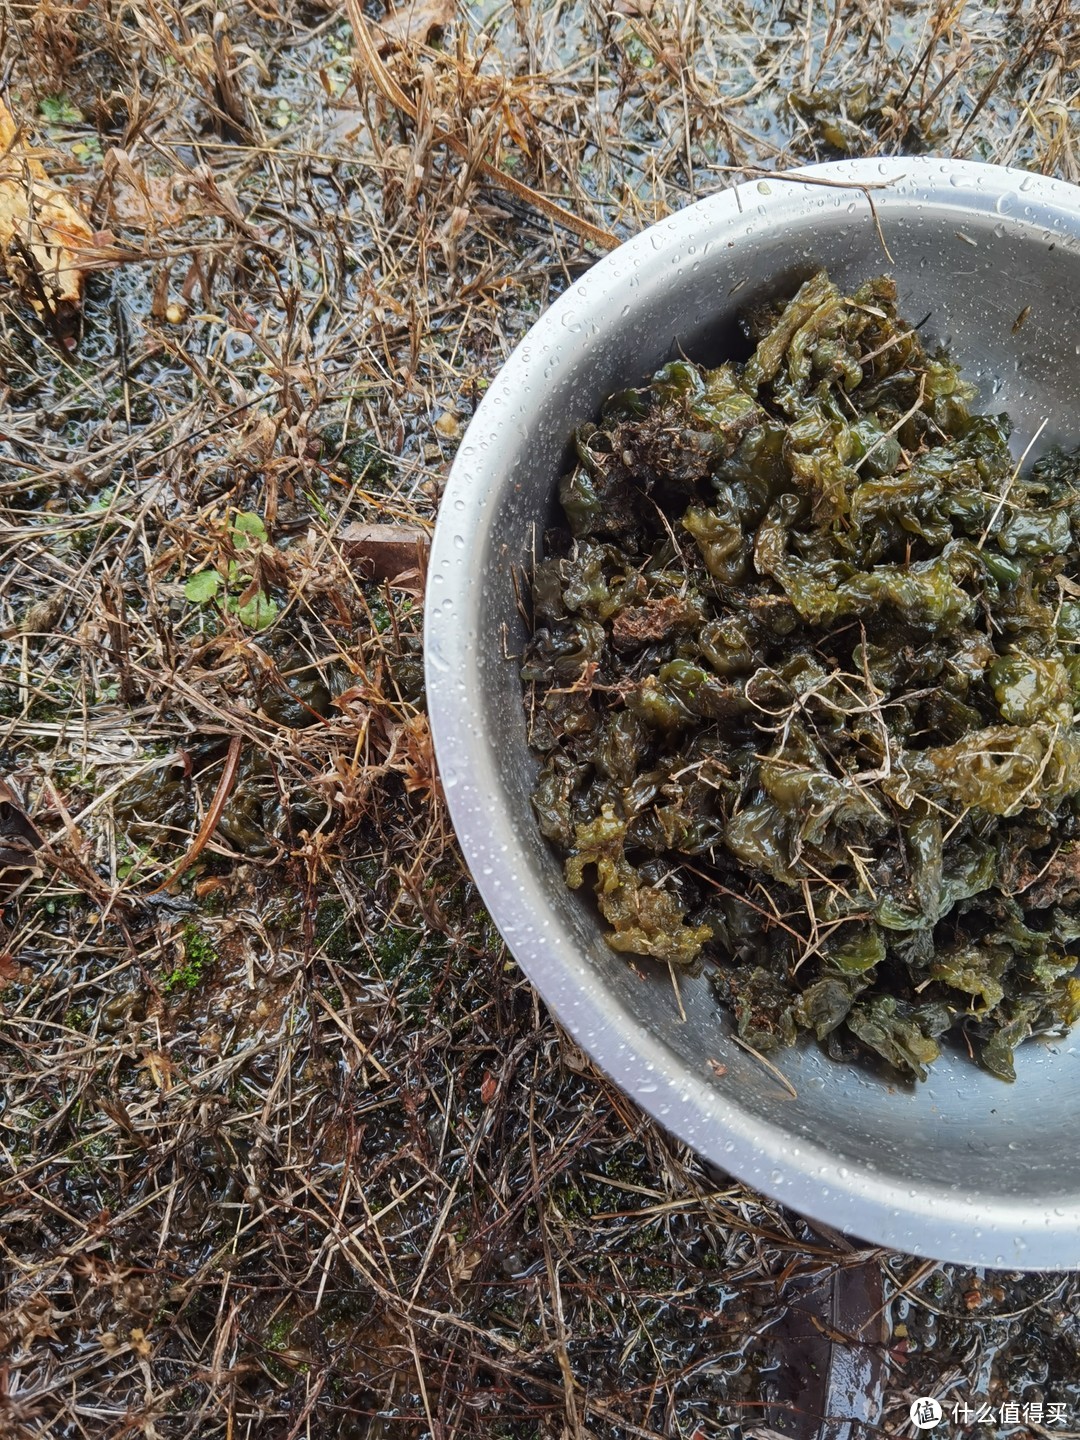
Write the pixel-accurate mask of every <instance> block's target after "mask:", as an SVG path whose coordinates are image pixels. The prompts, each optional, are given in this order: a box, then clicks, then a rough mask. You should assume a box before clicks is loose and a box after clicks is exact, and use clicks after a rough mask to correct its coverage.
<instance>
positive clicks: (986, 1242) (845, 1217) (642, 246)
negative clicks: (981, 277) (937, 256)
mask: <svg viewBox="0 0 1080 1440" xmlns="http://www.w3.org/2000/svg"><path fill="white" fill-rule="evenodd" d="M822 181H824V182H827V183H828V184H829V185H831V186H839V187H840V188H841V189H843V188H847V187H850V188H851V190H852V191H853V192H854V193H855V194H856V195H861V196H863V197H867V196H868V194H869V193H872V192H870V191H868V189H867V188H864V187H881V188H880V189H879V190H878V191H877V193H876V194H875V195H874V202H875V206H876V209H877V210H878V211H887V210H888V209H889V208H891V207H892V206H893V205H894V204H895V203H896V202H897V201H898V200H900V201H904V202H910V201H911V200H913V199H916V198H917V199H918V200H919V201H920V202H922V203H924V204H933V203H934V202H935V201H936V202H940V203H943V204H944V203H947V204H948V205H949V206H950V208H954V209H958V210H959V209H967V210H969V211H970V212H971V213H973V214H975V213H978V214H983V215H985V214H986V213H988V212H991V211H992V207H993V206H994V205H995V203H996V202H997V200H998V199H1000V198H1001V197H1003V196H1006V195H1011V194H1014V193H1015V192H1017V191H1018V190H1021V189H1022V190H1023V192H1024V197H1025V200H1026V201H1027V202H1028V204H1030V205H1031V206H1032V207H1033V209H1035V210H1037V211H1038V212H1041V214H1042V215H1048V214H1049V213H1056V214H1064V215H1065V216H1066V217H1067V219H1068V222H1069V224H1070V226H1071V228H1072V232H1073V234H1074V235H1075V236H1076V237H1077V238H1080V187H1077V186H1073V185H1070V184H1068V183H1067V182H1065V181H1060V180H1054V179H1051V178H1049V177H1046V176H1041V175H1037V174H1035V173H1033V172H1029V171H1026V170H1018V169H1014V168H1011V167H1006V166H999V165H989V164H983V163H980V162H976V161H968V160H949V159H943V158H941V157H911V156H895V157H887V158H882V157H873V158H867V159H855V160H840V161H832V162H829V163H827V164H822V165H812V166H804V167H800V168H799V169H797V170H792V171H789V172H785V173H784V174H783V175H779V174H776V173H774V172H768V173H767V175H765V176H755V177H754V178H751V179H749V180H746V181H743V182H741V183H739V184H736V185H732V186H730V187H728V188H726V189H723V190H719V191H716V192H714V193H713V194H710V195H708V196H706V197H704V198H703V199H701V200H698V201H696V202H695V203H693V204H691V205H688V206H686V207H685V208H684V209H682V210H679V211H676V212H675V213H674V214H673V215H671V216H668V217H666V218H664V219H663V220H661V221H658V222H657V223H656V224H654V225H651V226H649V227H647V228H646V229H645V230H642V231H640V232H639V233H638V234H636V235H634V236H633V237H632V238H631V239H630V240H628V241H626V243H625V244H623V245H621V246H619V247H618V249H616V250H613V251H611V252H610V253H609V254H607V255H606V256H604V257H603V258H602V259H600V260H598V261H597V262H596V264H594V265H593V266H592V267H591V268H590V269H589V270H588V271H587V272H585V274H584V275H583V276H582V277H580V278H579V279H576V280H575V281H574V282H573V284H572V285H571V286H569V287H568V288H567V290H566V291H564V293H563V294H562V295H561V296H560V297H559V298H558V299H557V300H555V301H554V302H553V303H552V305H551V306H550V307H549V308H548V309H547V310H546V311H545V312H544V313H543V314H542V315H541V316H540V318H539V319H538V320H537V321H536V322H535V323H534V324H533V325H532V327H531V328H530V329H529V331H528V332H527V334H526V335H525V336H524V338H523V339H522V340H521V341H520V342H519V343H518V345H517V346H516V347H515V349H514V350H513V352H512V353H511V355H510V356H509V357H508V359H507V360H506V361H505V363H504V364H503V365H502V367H501V368H500V370H499V372H498V374H497V375H496V377H495V378H494V380H493V381H492V383H491V385H490V387H489V389H488V392H487V394H486V395H485V396H484V398H483V400H482V401H481V403H480V405H479V406H478V408H477V411H476V413H475V415H474V417H473V419H472V420H471V422H470V424H469V426H468V429H467V431H466V433H465V435H464V436H463V437H462V441H461V445H460V447H459V450H458V454H457V456H456V458H455V460H454V463H453V465H452V467H451V469H450V473H449V476H448V479H447V483H446V488H445V491H444V493H443V496H442V499H441V502H440V507H439V514H438V519H437V523H436V527H435V533H434V536H433V541H432V548H431V556H430V561H429V571H428V574H429V582H428V587H427V595H426V600H425V615H424V636H425V639H424V657H425V677H426V686H427V704H428V712H429V717H430V724H431V730H432V736H433V741H434V749H435V755H436V760H437V764H438V767H439V770H440V773H441V776H442V780H443V789H444V794H445V798H446V802H447V805H448V809H449V813H450V816H451V819H452V821H453V824H454V827H455V830H456V832H457V836H458V840H459V843H460V845H461V848H462V851H463V853H464V856H465V859H466V862H467V863H468V865H469V867H470V870H471V872H472V875H473V879H474V881H475V883H476V885H477V888H478V890H479V892H480V894H481V896H482V898H483V900H484V902H485V905H486V906H487V908H488V911H489V913H490V915H491V917H492V919H493V921H494V922H495V925H496V926H497V928H498V929H499V930H500V932H501V933H502V935H503V938H504V939H505V940H506V942H507V945H508V947H509V948H510V950H511V952H512V954H513V955H514V958H515V959H516V960H517V962H518V963H519V964H520V966H521V968H522V970H523V971H524V972H525V974H526V975H527V976H528V978H529V980H530V981H531V982H532V984H533V985H534V986H535V987H536V989H537V990H538V991H539V992H540V994H541V996H542V997H543V999H544V1001H545V1002H546V1003H547V1005H548V1006H549V1007H550V1009H551V1010H552V1011H553V1012H554V1014H555V1016H556V1017H557V1018H558V1019H559V1021H560V1023H561V1024H562V1025H563V1026H564V1027H565V1028H566V1029H567V1030H568V1031H569V1032H570V1034H571V1035H572V1036H573V1038H574V1039H575V1040H576V1041H577V1043H578V1044H580V1045H581V1047H582V1048H583V1049H584V1050H585V1051H587V1053H588V1054H589V1055H590V1057H591V1058H592V1059H593V1060H594V1061H595V1063H596V1064H597V1065H598V1066H599V1067H600V1069H601V1070H603V1071H604V1072H605V1073H606V1074H607V1075H608V1076H609V1077H610V1078H611V1079H612V1080H613V1081H614V1082H615V1083H616V1084H617V1085H618V1086H619V1088H620V1089H622V1090H623V1091H624V1092H625V1093H626V1094H628V1095H629V1096H630V1097H631V1098H632V1099H633V1100H634V1101H635V1102H636V1103H637V1104H638V1105H639V1106H640V1107H641V1108H642V1109H643V1110H645V1111H647V1112H648V1113H649V1114H650V1115H651V1116H652V1117H653V1118H654V1119H655V1120H657V1122H658V1123H659V1124H661V1125H662V1126H663V1127H664V1128H665V1129H667V1130H669V1131H670V1132H672V1133H673V1134H675V1135H676V1136H677V1137H678V1138H679V1139H681V1140H683V1141H685V1142H686V1143H687V1144H688V1145H690V1146H691V1147H692V1148H694V1149H695V1150H697V1151H698V1153H701V1154H703V1155H704V1156H705V1158H706V1159H708V1160H711V1161H713V1162H715V1163H717V1164H718V1165H720V1166H721V1167H722V1168H723V1170H724V1171H726V1172H727V1173H730V1174H731V1175H733V1176H735V1177H737V1178H739V1179H741V1180H743V1181H745V1182H746V1183H748V1184H750V1185H751V1186H753V1187H754V1188H756V1189H758V1190H759V1191H762V1192H763V1193H765V1194H767V1195H769V1196H771V1197H773V1198H774V1199H776V1200H778V1201H779V1202H780V1203H782V1204H784V1205H787V1206H790V1207H791V1208H793V1209H794V1210H796V1211H798V1212H800V1213H801V1214H803V1215H804V1216H806V1217H808V1218H810V1219H811V1220H818V1221H823V1222H825V1223H826V1224H827V1225H829V1226H831V1227H833V1228H834V1229H838V1230H841V1231H843V1232H846V1233H848V1234H852V1235H855V1236H859V1237H862V1238H863V1239H865V1240H868V1241H870V1242H872V1243H874V1244H881V1245H885V1246H891V1245H892V1241H891V1240H890V1239H889V1237H890V1236H897V1235H898V1234H900V1233H901V1232H902V1233H903V1241H904V1246H905V1249H906V1250H908V1251H910V1253H914V1254H918V1255H923V1256H927V1257H930V1258H933V1259H938V1260H948V1261H952V1262H955V1263H961V1264H971V1265H988V1266H994V1267H996V1268H1002V1267H1004V1268H1010V1269H1025V1270H1034V1269H1053V1270H1062V1269H1065V1268H1068V1269H1080V1186H1078V1191H1077V1193H1076V1194H1075V1196H1073V1197H1069V1196H1064V1197H1060V1198H1058V1197H1055V1201H1054V1205H1053V1208H1052V1209H1051V1206H1050V1204H1049V1203H1048V1204H1047V1205H1046V1206H1045V1207H1042V1206H1037V1205H1035V1204H1033V1203H1032V1202H1031V1201H1028V1200H1023V1199H1019V1200H1018V1199H1016V1198H1014V1197H1008V1196H1004V1195H998V1196H988V1197H982V1196H980V1198H979V1201H978V1203H977V1204H975V1205H972V1204H971V1203H970V1197H969V1198H968V1200H966V1201H965V1198H964V1196H963V1194H962V1193H958V1192H957V1191H956V1190H955V1189H954V1188H953V1187H951V1186H948V1185H942V1186H941V1187H934V1186H933V1185H930V1184H927V1183H925V1182H920V1183H919V1185H918V1187H917V1188H912V1187H908V1188H906V1189H904V1190H903V1191H900V1190H898V1189H897V1185H896V1181H895V1177H893V1178H890V1177H887V1176H884V1175H882V1174H881V1173H879V1172H877V1171H875V1170H874V1169H873V1168H872V1167H871V1166H869V1165H867V1164H866V1163H864V1162H860V1161H858V1160H856V1159H854V1158H852V1157H846V1158H844V1159H843V1160H842V1161H841V1160H840V1159H839V1158H838V1157H837V1156H836V1155H835V1154H834V1153H833V1152H832V1151H831V1150H829V1149H827V1148H825V1147H823V1146H821V1145H819V1144H817V1143H816V1142H815V1141H814V1140H812V1139H809V1138H808V1137H807V1136H805V1135H802V1134H798V1133H797V1132H795V1131H794V1130H787V1129H785V1128H784V1127H783V1126H781V1125H777V1124H775V1123H770V1122H766V1121H764V1120H763V1119H762V1118H761V1117H760V1116H757V1115H753V1114H751V1113H750V1112H749V1111H747V1110H745V1109H743V1108H741V1107H740V1106H739V1105H737V1104H735V1103H733V1102H732V1100H731V1099H730V1098H729V1097H728V1096H727V1095H725V1094H723V1093H721V1092H720V1091H719V1090H717V1089H716V1088H715V1087H714V1086H712V1085H710V1084H708V1083H707V1082H706V1081H705V1080H704V1078H703V1077H701V1076H698V1075H696V1074H694V1073H693V1072H692V1071H691V1070H690V1068H689V1067H688V1066H681V1073H680V1071H679V1070H678V1069H674V1068H673V1067H672V1052H671V1051H670V1049H669V1048H668V1047H667V1046H666V1045H665V1044H664V1042H663V1041H662V1040H661V1039H660V1038H659V1037H658V1036H657V1035H656V1034H655V1033H654V1032H653V1031H651V1030H649V1029H648V1028H647V1027H646V1026H645V1025H643V1024H642V1023H641V1022H640V1021H639V1020H637V1019H636V1018H635V1017H634V1016H633V1015H632V1014H631V1013H630V1012H629V1011H628V1010H627V1009H626V1008H625V1006H624V1005H623V1003H622V1002H621V1001H620V1000H619V998H618V997H617V996H616V995H614V994H613V993H612V992H611V991H610V990H609V989H607V988H606V987H605V986H604V985H603V984H602V983H601V981H600V978H599V976H598V975H597V974H596V973H595V971H594V970H593V969H592V968H591V967H589V966H588V965H586V964H584V963H583V962H582V960H581V958H580V956H579V955H577V954H576V953H575V947H574V946H573V945H572V944H571V943H570V940H569V937H567V936H563V935H560V934H558V933H557V927H555V926H553V925H551V924H550V923H549V922H548V921H547V920H546V919H544V918H543V917H544V916H545V914H546V913H547V902H546V900H545V898H544V893H543V890H542V887H541V886H540V884H539V883H538V881H537V878H536V876H535V875H534V874H533V872H532V870H531V868H530V864H529V861H528V857H527V855H526V852H525V850H524V848H523V846H522V843H521V840H520V837H519V836H518V834H517V832H516V830H515V827H514V825H513V823H512V821H511V819H510V817H509V815H507V814H503V813H502V807H500V806H498V805H493V804H492V803H491V801H492V797H493V796H497V795H498V794H499V793H500V789H501V786H500V784H499V779H498V769H497V763H496V757H495V754H494V749H493V747H492V746H491V745H490V744H489V743H487V741H486V739H485V737H484V736H482V735H479V734H478V733H477V729H476V709H475V705H474V703H473V701H472V697H473V696H475V695H476V694H477V693H478V692H479V689H480V687H481V684H482V679H481V675H480V671H479V651H478V648H477V644H476V639H475V637H476V635H477V634H478V633H481V632H480V626H479V625H478V624H477V623H476V622H477V619H478V616H479V614H480V607H481V596H482V586H483V576H482V574H479V573H478V569H479V567H477V566H476V565H475V564H473V563H472V562H471V560H470V555H471V554H475V553H477V550H478V549H480V550H483V549H484V548H485V546H484V541H485V539H486V538H487V537H488V536H489V534H490V530H491V527H492V524H493V519H494V512H495V510H496V508H497V507H496V506H494V505H493V504H491V496H492V494H493V493H496V492H497V491H498V488H499V485H500V482H501V480H502V479H503V477H504V475H505V471H506V458H507V455H508V453H509V452H510V449H511V448H512V447H513V446H516V444H517V443H519V442H520V436H521V432H520V427H516V428H515V427H514V426H513V422H512V416H511V414H510V411H511V406H510V405H509V404H508V403H504V402H505V401H507V400H508V398H509V397H510V396H512V395H513V394H515V393H521V390H522V387H530V386H531V387H535V386H537V385H538V384H541V383H542V362H541V358H540V357H541V354H542V352H543V350H544V347H545V344H546V343H549V344H550V345H551V346H552V347H554V346H555V345H556V343H557V342H563V341H565V338H566V329H565V328H564V323H565V320H566V319H568V318H570V317H571V316H573V317H574V320H575V322H576V323H577V324H580V323H581V322H584V323H586V324H588V323H590V320H591V321H594V322H597V323H599V322H600V321H601V319H602V312H603V310H604V308H605V306H606V305H607V304H608V303H609V300H608V297H609V296H610V295H611V294H612V293H613V292H615V291H618V290H620V288H621V286H622V284H623V282H624V281H625V279H626V277H627V276H628V275H629V274H630V272H631V271H632V269H633V268H634V266H635V263H639V262H640V263H644V262H645V261H646V259H647V260H648V261H649V262H650V263H652V264H656V263H657V262H658V260H659V261H663V260H664V258H665V257H664V252H668V255H669V259H670V257H671V256H672V255H674V253H675V252H682V253H685V252H686V250H687V247H689V246H694V245H697V246H701V245H702V244H704V243H705V242H706V241H707V240H709V239H711V238H713V237H715V235H716V232H717V229H718V227H720V226H725V225H729V224H732V223H735V224H740V223H744V222H745V211H746V210H747V209H748V208H749V207H750V206H751V205H753V207H754V208H755V209H756V210H760V209H761V208H764V211H765V214H766V219H767V220H768V221H769V222H770V223H771V224H773V225H775V224H777V223H783V221H784V219H785V217H787V218H795V217H799V218H805V216H806V215H807V214H808V213H809V211H810V208H811V206H812V204H813V202H814V192H815V191H817V192H818V193H817V199H818V201H820V191H819V190H818V187H819V186H820V183H821V182H822ZM658 252H660V253H659V255H658ZM463 533H466V534H471V536H473V537H475V543H473V544H465V545H464V546H463V545H462V544H461V543H460V540H461V536H462V534H463ZM470 632H471V634H470ZM680 1064H681V1062H680ZM718 1134H719V1135H721V1136H722V1138H723V1140H724V1147H723V1153H722V1154H719V1155H718V1154H717V1153H716V1150H717V1149H718V1148H719V1147H718V1146H715V1147H714V1146H711V1145H709V1144H708V1142H707V1139H706V1137H710V1136H712V1137H715V1136H716V1135H718ZM793 1147H797V1148H795V1149H793Z"/></svg>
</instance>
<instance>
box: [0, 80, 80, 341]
mask: <svg viewBox="0 0 1080 1440" xmlns="http://www.w3.org/2000/svg"><path fill="white" fill-rule="evenodd" d="M94 248H95V237H94V232H93V231H92V230H91V228H90V226H89V224H88V223H87V221H86V220H85V219H84V218H83V216H82V215H80V214H79V212H78V211H77V210H76V209H75V207H74V206H73V205H72V204H71V202H70V201H69V200H68V198H67V196H66V195H65V194H64V192H63V191H62V190H61V189H60V188H59V187H58V186H56V185H54V184H53V182H52V181H51V180H50V179H49V177H48V176H47V175H46V174H45V171H44V169H43V168H42V165H41V162H40V160H38V158H37V155H36V153H35V152H34V151H33V150H32V149H31V148H30V146H29V145H28V144H27V139H26V135H25V132H24V131H22V130H21V129H20V127H19V126H18V125H17V124H16V122H15V119H14V117H13V115H12V114H11V111H10V110H9V109H8V108H7V106H6V105H5V104H4V103H3V101H2V100H0V250H2V253H3V263H4V268H5V270H6V271H7V273H8V276H9V277H10V279H11V280H12V281H13V283H14V284H16V285H18V286H19V287H20V288H21V289H22V290H23V291H24V292H25V294H26V296H27V299H28V300H29V301H30V304H31V305H32V306H33V307H34V309H35V310H36V311H37V313H38V314H39V315H40V316H41V318H42V319H43V320H45V321H46V322H47V323H48V324H49V326H50V328H51V329H52V330H53V331H54V333H56V334H57V335H58V336H61V335H67V334H69V333H70V331H71V330H72V328H73V323H74V319H75V314H76V312H77V310H78V307H79V301H80V300H81V298H82V284H83V275H84V273H85V272H86V271H87V270H89V269H91V268H92V264H93V259H92V256H93V252H94Z"/></svg>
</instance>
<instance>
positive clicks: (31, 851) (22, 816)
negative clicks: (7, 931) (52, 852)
mask: <svg viewBox="0 0 1080 1440" xmlns="http://www.w3.org/2000/svg"><path fill="white" fill-rule="evenodd" d="M44 844H45V841H44V840H43V838H42V836H41V833H40V831H39V830H38V828H37V826H36V825H35V824H34V823H33V821H32V820H31V819H30V817H29V815H27V813H26V811H25V809H24V808H23V804H22V801H21V800H20V798H19V796H18V794H17V793H16V792H15V790H13V789H12V787H11V786H10V785H9V784H7V782H6V781H5V780H0V900H3V901H5V902H6V901H8V900H12V899H14V897H15V896H16V895H18V894H20V892H21V891H23V890H25V889H26V887H27V885H29V884H30V882H31V880H33V879H34V878H35V877H36V876H38V875H40V874H41V863H40V861H39V860H38V857H37V851H38V850H40V849H41V847H42V846H43V845H44Z"/></svg>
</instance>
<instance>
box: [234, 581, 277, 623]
mask: <svg viewBox="0 0 1080 1440" xmlns="http://www.w3.org/2000/svg"><path fill="white" fill-rule="evenodd" d="M229 608H230V609H234V610H235V611H236V617H237V619H238V620H239V621H240V622H241V623H242V624H244V625H247V626H248V627H249V628H250V629H252V630H265V629H266V627H267V626H268V625H272V624H273V623H274V621H275V620H276V619H277V614H278V603H277V601H276V600H272V599H271V598H270V596H269V595H267V594H266V593H265V592H264V591H262V590H257V591H256V592H255V594H254V595H253V596H252V597H251V599H250V600H245V602H244V603H243V605H238V604H237V603H236V601H235V600H234V601H232V602H231V604H230V607H229Z"/></svg>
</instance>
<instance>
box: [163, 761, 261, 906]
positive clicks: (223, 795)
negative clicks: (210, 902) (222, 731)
mask: <svg viewBox="0 0 1080 1440" xmlns="http://www.w3.org/2000/svg"><path fill="white" fill-rule="evenodd" d="M243 746H244V742H243V739H242V738H241V737H240V736H239V735H234V736H233V738H232V739H231V740H230V741H229V752H228V754H227V755H226V756H225V768H224V769H223V770H222V772H221V779H220V780H219V781H218V783H217V789H216V790H215V791H214V798H213V799H212V800H211V801H210V808H209V810H207V812H206V815H205V816H204V817H203V822H202V824H201V825H200V826H199V833H198V834H197V835H196V836H195V839H194V841H193V842H192V845H191V849H190V850H189V851H188V852H187V854H186V855H185V856H184V858H183V859H182V860H181V861H180V864H179V865H177V867H176V869H175V870H174V871H173V872H172V874H171V875H170V876H169V877H168V879H167V880H162V882H161V884H160V885H155V887H154V888H153V890H151V891H150V892H149V893H150V894H151V895H159V894H160V893H161V891H162V890H167V889H168V887H169V886H170V885H172V884H173V883H174V881H176V880H179V878H180V876H181V875H183V874H184V872H185V871H186V870H190V869H191V867H192V865H194V864H195V861H196V860H197V859H198V858H199V856H200V855H201V854H202V852H203V851H204V850H205V849H206V846H207V843H208V842H209V840H210V837H211V835H213V833H214V831H215V830H216V829H217V827H218V824H219V822H220V820H221V816H222V813H223V811H224V809H225V802H226V800H228V798H229V795H230V793H231V792H232V788H233V785H234V784H235V783H236V770H237V766H238V765H239V764H240V751H241V750H242V749H243Z"/></svg>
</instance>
